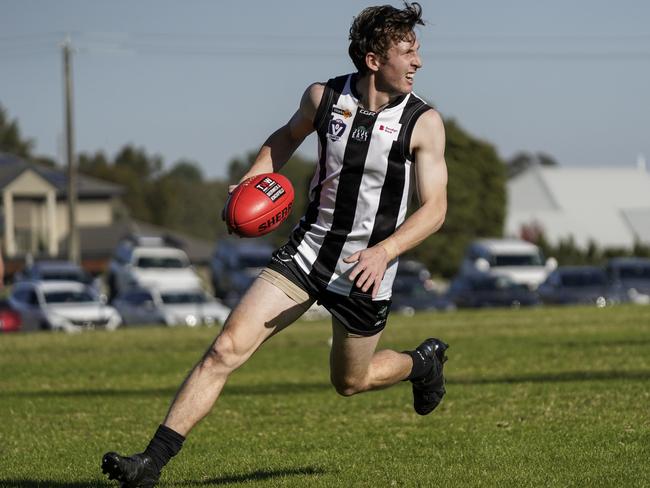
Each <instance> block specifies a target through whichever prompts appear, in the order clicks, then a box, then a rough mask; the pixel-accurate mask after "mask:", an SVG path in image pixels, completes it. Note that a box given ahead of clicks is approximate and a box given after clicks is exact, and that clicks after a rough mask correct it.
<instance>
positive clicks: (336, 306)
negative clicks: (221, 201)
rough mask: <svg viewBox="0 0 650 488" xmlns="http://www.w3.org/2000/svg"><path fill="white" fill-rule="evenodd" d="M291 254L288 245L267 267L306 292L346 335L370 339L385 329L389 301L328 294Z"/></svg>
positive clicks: (323, 286)
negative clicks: (341, 327)
mask: <svg viewBox="0 0 650 488" xmlns="http://www.w3.org/2000/svg"><path fill="white" fill-rule="evenodd" d="M293 254H294V252H292V248H291V246H290V245H285V246H282V247H281V248H280V249H278V250H277V251H275V252H274V253H273V256H272V258H271V262H270V263H269V265H268V267H269V268H270V269H272V270H274V271H276V272H278V273H280V274H281V275H282V276H284V277H285V278H287V279H288V280H290V281H291V282H292V283H294V284H295V285H297V286H299V287H300V288H302V289H303V290H305V292H307V293H308V294H309V296H310V297H312V298H314V299H315V300H316V301H317V302H318V303H319V304H320V305H323V306H324V307H325V308H326V309H327V310H328V311H329V313H331V314H332V316H333V317H334V318H336V319H337V320H338V321H339V322H340V323H341V324H342V325H343V327H345V329H346V330H347V331H348V332H349V333H351V334H353V335H360V336H364V337H369V336H373V335H375V334H378V333H379V332H381V331H382V330H384V327H386V321H387V320H388V314H389V312H390V305H391V301H390V300H373V299H372V297H371V296H370V295H369V294H361V293H354V292H352V293H351V294H350V296H346V295H340V294H338V293H334V292H331V291H329V290H327V288H326V286H325V285H324V284H322V283H320V281H318V280H316V279H314V278H312V277H310V276H309V275H308V274H307V273H305V272H304V271H303V270H302V268H300V266H298V265H297V264H296V262H295V261H294V260H293V257H292V256H293Z"/></svg>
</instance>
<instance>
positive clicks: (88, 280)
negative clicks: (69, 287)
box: [14, 260, 101, 291]
mask: <svg viewBox="0 0 650 488" xmlns="http://www.w3.org/2000/svg"><path fill="white" fill-rule="evenodd" d="M51 280H57V281H78V282H79V283H83V284H85V285H89V286H92V287H93V288H95V289H96V290H97V291H99V290H100V288H101V287H100V282H99V280H98V279H93V277H92V276H91V275H90V274H89V273H87V272H86V271H85V270H84V269H83V268H82V267H81V266H79V265H78V264H75V263H71V262H70V261H64V260H44V261H36V262H35V263H33V264H32V265H30V266H27V267H25V269H23V270H22V271H19V272H17V273H16V274H15V275H14V282H18V281H51Z"/></svg>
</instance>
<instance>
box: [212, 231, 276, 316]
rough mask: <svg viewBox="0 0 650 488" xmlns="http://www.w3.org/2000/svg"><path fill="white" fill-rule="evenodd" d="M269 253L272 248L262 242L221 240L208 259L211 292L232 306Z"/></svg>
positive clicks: (255, 276)
mask: <svg viewBox="0 0 650 488" xmlns="http://www.w3.org/2000/svg"><path fill="white" fill-rule="evenodd" d="M272 253H273V247H272V246H271V245H270V244H268V243H265V242H263V241H246V240H237V241H235V240H223V241H220V242H219V243H218V244H217V247H216V249H215V252H214V255H213V256H212V260H211V261H210V272H211V275H212V287H213V290H214V295H215V296H216V297H217V298H219V299H221V301H222V302H223V303H225V304H226V305H228V306H229V307H234V306H235V305H236V304H237V302H239V300H240V299H241V297H242V296H243V295H244V293H245V292H246V290H248V288H249V287H250V286H251V285H252V284H253V281H254V280H255V278H257V276H258V275H259V274H260V271H261V270H262V269H263V268H264V267H266V265H267V264H268V263H269V261H270V260H271V254H272Z"/></svg>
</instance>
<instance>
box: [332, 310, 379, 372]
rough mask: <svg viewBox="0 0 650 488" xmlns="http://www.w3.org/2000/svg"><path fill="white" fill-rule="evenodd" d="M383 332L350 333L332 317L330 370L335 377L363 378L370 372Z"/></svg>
mask: <svg viewBox="0 0 650 488" xmlns="http://www.w3.org/2000/svg"><path fill="white" fill-rule="evenodd" d="M380 337H381V332H379V333H377V334H375V335H373V336H369V337H365V336H359V335H353V334H350V333H348V331H347V330H346V329H345V327H344V326H343V324H341V322H339V321H338V320H337V319H336V318H334V317H332V349H331V351H330V371H331V376H332V378H333V379H338V380H343V379H361V378H365V376H366V374H367V373H368V368H369V366H370V361H371V360H372V357H373V355H374V354H375V350H376V349H377V344H378V342H379V338H380Z"/></svg>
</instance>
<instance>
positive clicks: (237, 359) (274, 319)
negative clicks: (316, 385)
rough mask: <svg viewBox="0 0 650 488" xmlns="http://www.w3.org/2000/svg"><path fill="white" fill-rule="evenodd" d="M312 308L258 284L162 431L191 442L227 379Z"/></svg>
mask: <svg viewBox="0 0 650 488" xmlns="http://www.w3.org/2000/svg"><path fill="white" fill-rule="evenodd" d="M310 305H311V301H307V302H305V303H301V304H297V303H296V302H295V301H293V300H292V299H291V298H289V297H288V296H287V295H286V294H285V293H284V292H283V291H282V290H280V289H279V288H277V287H275V286H274V285H272V284H270V283H268V282H267V281H264V280H262V279H259V278H258V279H257V280H256V281H255V282H254V283H253V286H252V287H251V288H250V289H249V290H248V292H247V293H246V295H245V296H244V297H243V298H242V300H241V302H240V303H239V304H238V305H237V307H236V308H235V309H234V310H233V312H232V313H231V314H230V317H229V318H228V320H227V321H226V324H225V326H224V328H223V330H222V331H221V333H220V334H219V335H218V336H217V338H216V339H215V341H214V343H213V344H212V345H211V346H210V348H209V349H208V350H207V352H206V353H205V355H204V356H203V358H202V359H201V360H200V361H199V362H198V364H197V365H196V366H194V369H193V370H192V371H191V373H190V374H189V376H188V377H187V378H186V379H185V381H184V382H183V384H182V385H181V387H180V389H179V390H178V392H177V393H176V397H175V398H174V401H173V402H172V405H171V407H170V409H169V412H168V413H167V417H166V418H165V421H164V425H166V426H167V427H169V428H170V429H173V430H174V431H176V432H178V433H179V434H181V435H183V436H187V434H188V433H189V432H190V430H191V429H192V428H193V427H194V426H195V425H196V424H197V423H198V422H199V421H200V420H201V419H202V418H203V417H205V416H206V415H207V414H208V413H209V412H210V410H211V409H212V406H213V405H214V403H215V402H216V401H217V399H218V398H219V395H220V394H221V390H222V389H223V386H224V385H225V383H226V380H227V379H228V375H229V374H230V373H232V372H233V371H234V370H235V369H236V368H238V367H239V366H241V365H242V364H243V363H244V362H245V361H246V360H247V359H248V358H249V357H250V356H251V355H252V354H253V353H254V352H255V351H256V350H257V348H258V347H259V346H260V345H261V344H262V343H263V342H264V341H265V340H266V339H268V338H269V337H271V336H272V335H273V334H275V333H276V332H279V331H280V330H282V329H283V328H285V327H286V326H288V325H290V324H291V323H293V322H294V321H295V320H296V319H297V318H298V317H300V316H301V315H302V314H303V313H304V312H305V310H307V309H308V308H309V306H310Z"/></svg>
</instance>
